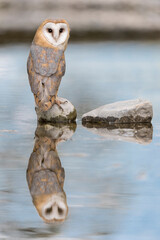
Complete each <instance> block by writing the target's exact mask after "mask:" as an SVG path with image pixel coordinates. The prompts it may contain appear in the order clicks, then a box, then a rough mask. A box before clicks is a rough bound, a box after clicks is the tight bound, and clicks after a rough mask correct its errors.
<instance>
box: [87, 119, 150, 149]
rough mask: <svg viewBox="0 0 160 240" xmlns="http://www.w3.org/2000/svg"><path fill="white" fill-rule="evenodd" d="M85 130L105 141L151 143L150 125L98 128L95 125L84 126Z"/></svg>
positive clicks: (105, 126) (120, 125)
mask: <svg viewBox="0 0 160 240" xmlns="http://www.w3.org/2000/svg"><path fill="white" fill-rule="evenodd" d="M84 126H85V127H87V129H88V130H89V131H90V132H92V133H94V134H97V135H99V136H101V137H103V138H104V139H107V140H116V141H125V142H135V143H139V144H144V145H145V144H149V143H150V142H151V141H152V135H153V127H152V124H150V123H145V124H142V123H140V124H114V125H108V126H107V125H104V127H100V126H98V125H96V124H91V123H87V124H84Z"/></svg>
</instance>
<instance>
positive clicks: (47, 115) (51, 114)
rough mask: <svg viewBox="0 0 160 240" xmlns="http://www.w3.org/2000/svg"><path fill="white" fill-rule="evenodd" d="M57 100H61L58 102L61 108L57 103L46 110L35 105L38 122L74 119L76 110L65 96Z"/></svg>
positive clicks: (63, 121) (70, 120) (59, 121)
mask: <svg viewBox="0 0 160 240" xmlns="http://www.w3.org/2000/svg"><path fill="white" fill-rule="evenodd" d="M58 100H60V101H62V102H63V103H62V104H60V106H61V107H62V109H61V108H60V107H59V106H58V105H57V104H54V105H53V107H52V108H51V109H49V110H48V111H46V112H45V111H42V110H40V109H39V108H38V107H37V106H36V107H35V110H36V113H37V118H38V121H39V122H52V123H70V122H74V121H75V120H76V117H77V112H76V109H75V107H74V106H73V105H72V103H71V102H69V101H68V100H67V99H65V98H58Z"/></svg>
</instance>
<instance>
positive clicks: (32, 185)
mask: <svg viewBox="0 0 160 240" xmlns="http://www.w3.org/2000/svg"><path fill="white" fill-rule="evenodd" d="M75 129H76V124H70V125H63V126H60V125H54V126H52V125H48V124H45V125H38V127H37V129H36V132H35V145H34V148H33V152H32V154H31V156H30V159H29V163H28V169H27V182H28V186H29V190H30V193H31V196H32V200H33V204H34V205H35V207H36V209H37V211H38V213H39V215H40V217H42V219H43V220H44V221H45V222H47V223H50V222H54V221H63V220H65V218H66V217H67V213H68V206H67V199H66V194H65V192H64V190H63V185H64V178H65V172H64V168H63V167H62V166H61V161H60V159H59V156H58V152H57V149H56V147H57V144H58V143H59V142H61V141H67V140H68V139H69V138H71V137H72V135H73V133H74V131H75Z"/></svg>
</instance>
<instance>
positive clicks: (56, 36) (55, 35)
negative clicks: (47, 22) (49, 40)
mask: <svg viewBox="0 0 160 240" xmlns="http://www.w3.org/2000/svg"><path fill="white" fill-rule="evenodd" d="M58 37H59V36H58V33H56V32H54V39H55V41H56V42H57V40H58Z"/></svg>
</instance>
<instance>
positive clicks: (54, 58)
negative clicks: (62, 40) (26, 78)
mask: <svg viewBox="0 0 160 240" xmlns="http://www.w3.org/2000/svg"><path fill="white" fill-rule="evenodd" d="M30 53H31V56H32V60H33V67H34V69H35V72H36V73H38V74H40V75H42V76H45V77H50V76H51V75H53V74H55V73H56V71H57V69H58V65H59V61H60V60H61V58H62V55H63V51H62V50H58V49H57V50H56V49H53V48H47V47H41V46H38V45H34V44H32V46H31V51H30Z"/></svg>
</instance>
